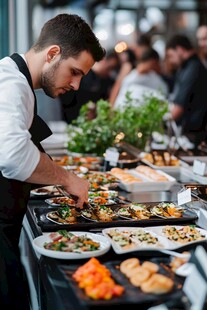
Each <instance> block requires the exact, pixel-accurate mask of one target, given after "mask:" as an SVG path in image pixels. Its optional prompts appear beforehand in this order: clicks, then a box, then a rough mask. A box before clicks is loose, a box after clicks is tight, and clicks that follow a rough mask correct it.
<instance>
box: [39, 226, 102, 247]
mask: <svg viewBox="0 0 207 310" xmlns="http://www.w3.org/2000/svg"><path fill="white" fill-rule="evenodd" d="M49 236H50V238H51V240H52V241H51V242H47V243H45V244H44V248H45V249H47V250H53V251H62V252H75V253H81V252H86V251H96V250H99V248H100V243H99V242H95V241H93V240H92V239H91V238H89V237H87V235H84V234H83V235H79V236H76V235H75V234H73V233H71V232H68V231H67V230H59V231H57V232H55V233H51V234H50V235H49Z"/></svg>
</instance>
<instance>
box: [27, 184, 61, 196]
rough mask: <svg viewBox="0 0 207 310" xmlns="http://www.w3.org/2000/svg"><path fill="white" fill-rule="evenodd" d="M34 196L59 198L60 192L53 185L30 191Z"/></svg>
mask: <svg viewBox="0 0 207 310" xmlns="http://www.w3.org/2000/svg"><path fill="white" fill-rule="evenodd" d="M30 193H31V195H33V196H40V197H44V196H59V195H60V193H59V191H58V190H57V189H56V188H55V186H53V185H49V186H43V187H39V188H36V189H33V190H31V191H30Z"/></svg>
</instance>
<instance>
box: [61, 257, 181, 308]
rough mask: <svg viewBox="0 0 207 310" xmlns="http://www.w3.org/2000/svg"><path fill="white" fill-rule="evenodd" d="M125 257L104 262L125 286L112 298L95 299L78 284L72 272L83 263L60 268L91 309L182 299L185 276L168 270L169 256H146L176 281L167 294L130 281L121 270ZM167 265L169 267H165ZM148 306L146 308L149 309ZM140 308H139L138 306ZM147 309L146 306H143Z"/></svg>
mask: <svg viewBox="0 0 207 310" xmlns="http://www.w3.org/2000/svg"><path fill="white" fill-rule="evenodd" d="M135 256H136V255H133V256H132V257H135ZM124 259H125V258H122V259H121V260H110V261H108V262H105V263H102V262H101V261H100V262H101V263H102V264H104V265H105V266H106V267H107V268H108V269H109V270H110V272H111V276H112V278H113V279H114V280H115V282H116V283H117V284H120V285H122V286H124V288H125V291H124V293H123V295H121V296H119V297H113V298H112V299H110V300H93V299H91V298H90V297H88V296H87V295H86V294H85V293H84V291H83V290H82V289H81V288H79V287H78V284H77V283H76V281H75V280H74V279H73V278H72V274H73V273H74V272H75V271H76V270H77V268H78V267H80V266H81V265H83V264H84V263H82V264H79V265H78V264H72V265H71V264H70V265H62V266H61V267H60V270H61V272H62V274H63V276H64V277H65V280H66V281H67V283H68V286H69V287H70V289H72V291H73V294H75V295H76V297H77V299H78V300H79V302H80V303H81V305H82V306H87V307H89V309H94V308H97V307H100V306H102V307H104V306H105V307H107V306H109V307H110V306H113V307H114V306H115V307H116V306H118V305H119V306H120V305H130V309H131V307H133V306H135V305H136V307H138V305H140V306H141V307H143V306H144V305H145V307H146V306H148V307H149V306H151V305H152V304H154V303H160V302H162V303H164V302H166V301H169V300H171V299H173V300H174V299H175V300H180V301H181V298H182V296H183V292H182V285H183V282H184V278H182V277H178V276H176V275H175V274H172V273H171V272H170V271H168V270H167V269H168V265H169V262H170V258H169V257H154V258H153V257H150V258H146V259H145V260H147V261H151V262H154V263H156V264H158V265H159V271H158V272H159V273H161V274H164V275H166V276H168V277H171V278H172V279H173V281H174V288H173V290H172V291H171V292H170V293H167V294H161V295H155V294H146V293H143V292H142V291H141V290H140V289H139V288H137V287H135V286H133V285H132V284H131V283H130V281H129V280H128V279H127V278H126V276H125V275H124V274H122V273H121V272H120V270H119V265H120V263H121V262H122V261H123V260H124ZM139 260H140V263H142V262H143V261H144V260H143V259H140V258H139ZM164 266H166V267H167V268H165V267H164ZM148 307H147V308H146V309H148ZM104 309H105V308H104ZM137 309H138V308H137ZM142 309H145V308H142Z"/></svg>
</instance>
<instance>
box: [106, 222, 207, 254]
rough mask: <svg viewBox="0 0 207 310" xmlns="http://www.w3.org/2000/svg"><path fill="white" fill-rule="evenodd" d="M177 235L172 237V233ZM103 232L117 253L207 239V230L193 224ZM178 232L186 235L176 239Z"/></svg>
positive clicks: (108, 229) (180, 244)
mask: <svg viewBox="0 0 207 310" xmlns="http://www.w3.org/2000/svg"><path fill="white" fill-rule="evenodd" d="M169 232H170V233H169ZM172 232H173V233H174V234H175V236H173V237H172V238H171V237H169V236H170V235H173V233H172ZM102 233H103V235H104V236H105V237H107V238H108V239H109V240H110V242H111V245H112V247H113V249H114V251H115V252H116V253H117V254H124V253H129V252H133V251H152V250H158V251H159V250H163V249H171V250H176V249H179V248H181V247H182V246H184V245H189V244H193V243H196V242H200V241H206V240H207V231H206V230H204V229H201V228H195V227H192V226H178V225H168V226H157V227H145V228H143V227H139V228H137V227H136V228H135V227H115V228H105V229H103V230H102ZM178 233H180V235H182V236H183V235H184V237H180V238H179V239H177V240H176V238H177V236H178Z"/></svg>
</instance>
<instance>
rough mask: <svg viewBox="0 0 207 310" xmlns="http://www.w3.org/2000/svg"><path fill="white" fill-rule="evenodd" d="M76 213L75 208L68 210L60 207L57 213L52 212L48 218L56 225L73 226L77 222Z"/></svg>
mask: <svg viewBox="0 0 207 310" xmlns="http://www.w3.org/2000/svg"><path fill="white" fill-rule="evenodd" d="M77 216H78V212H77V210H76V209H75V208H70V207H68V206H65V207H60V208H58V210H57V211H52V212H49V213H48V217H49V218H50V219H52V220H54V221H57V222H58V223H66V224H67V223H70V224H74V223H76V222H77Z"/></svg>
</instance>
